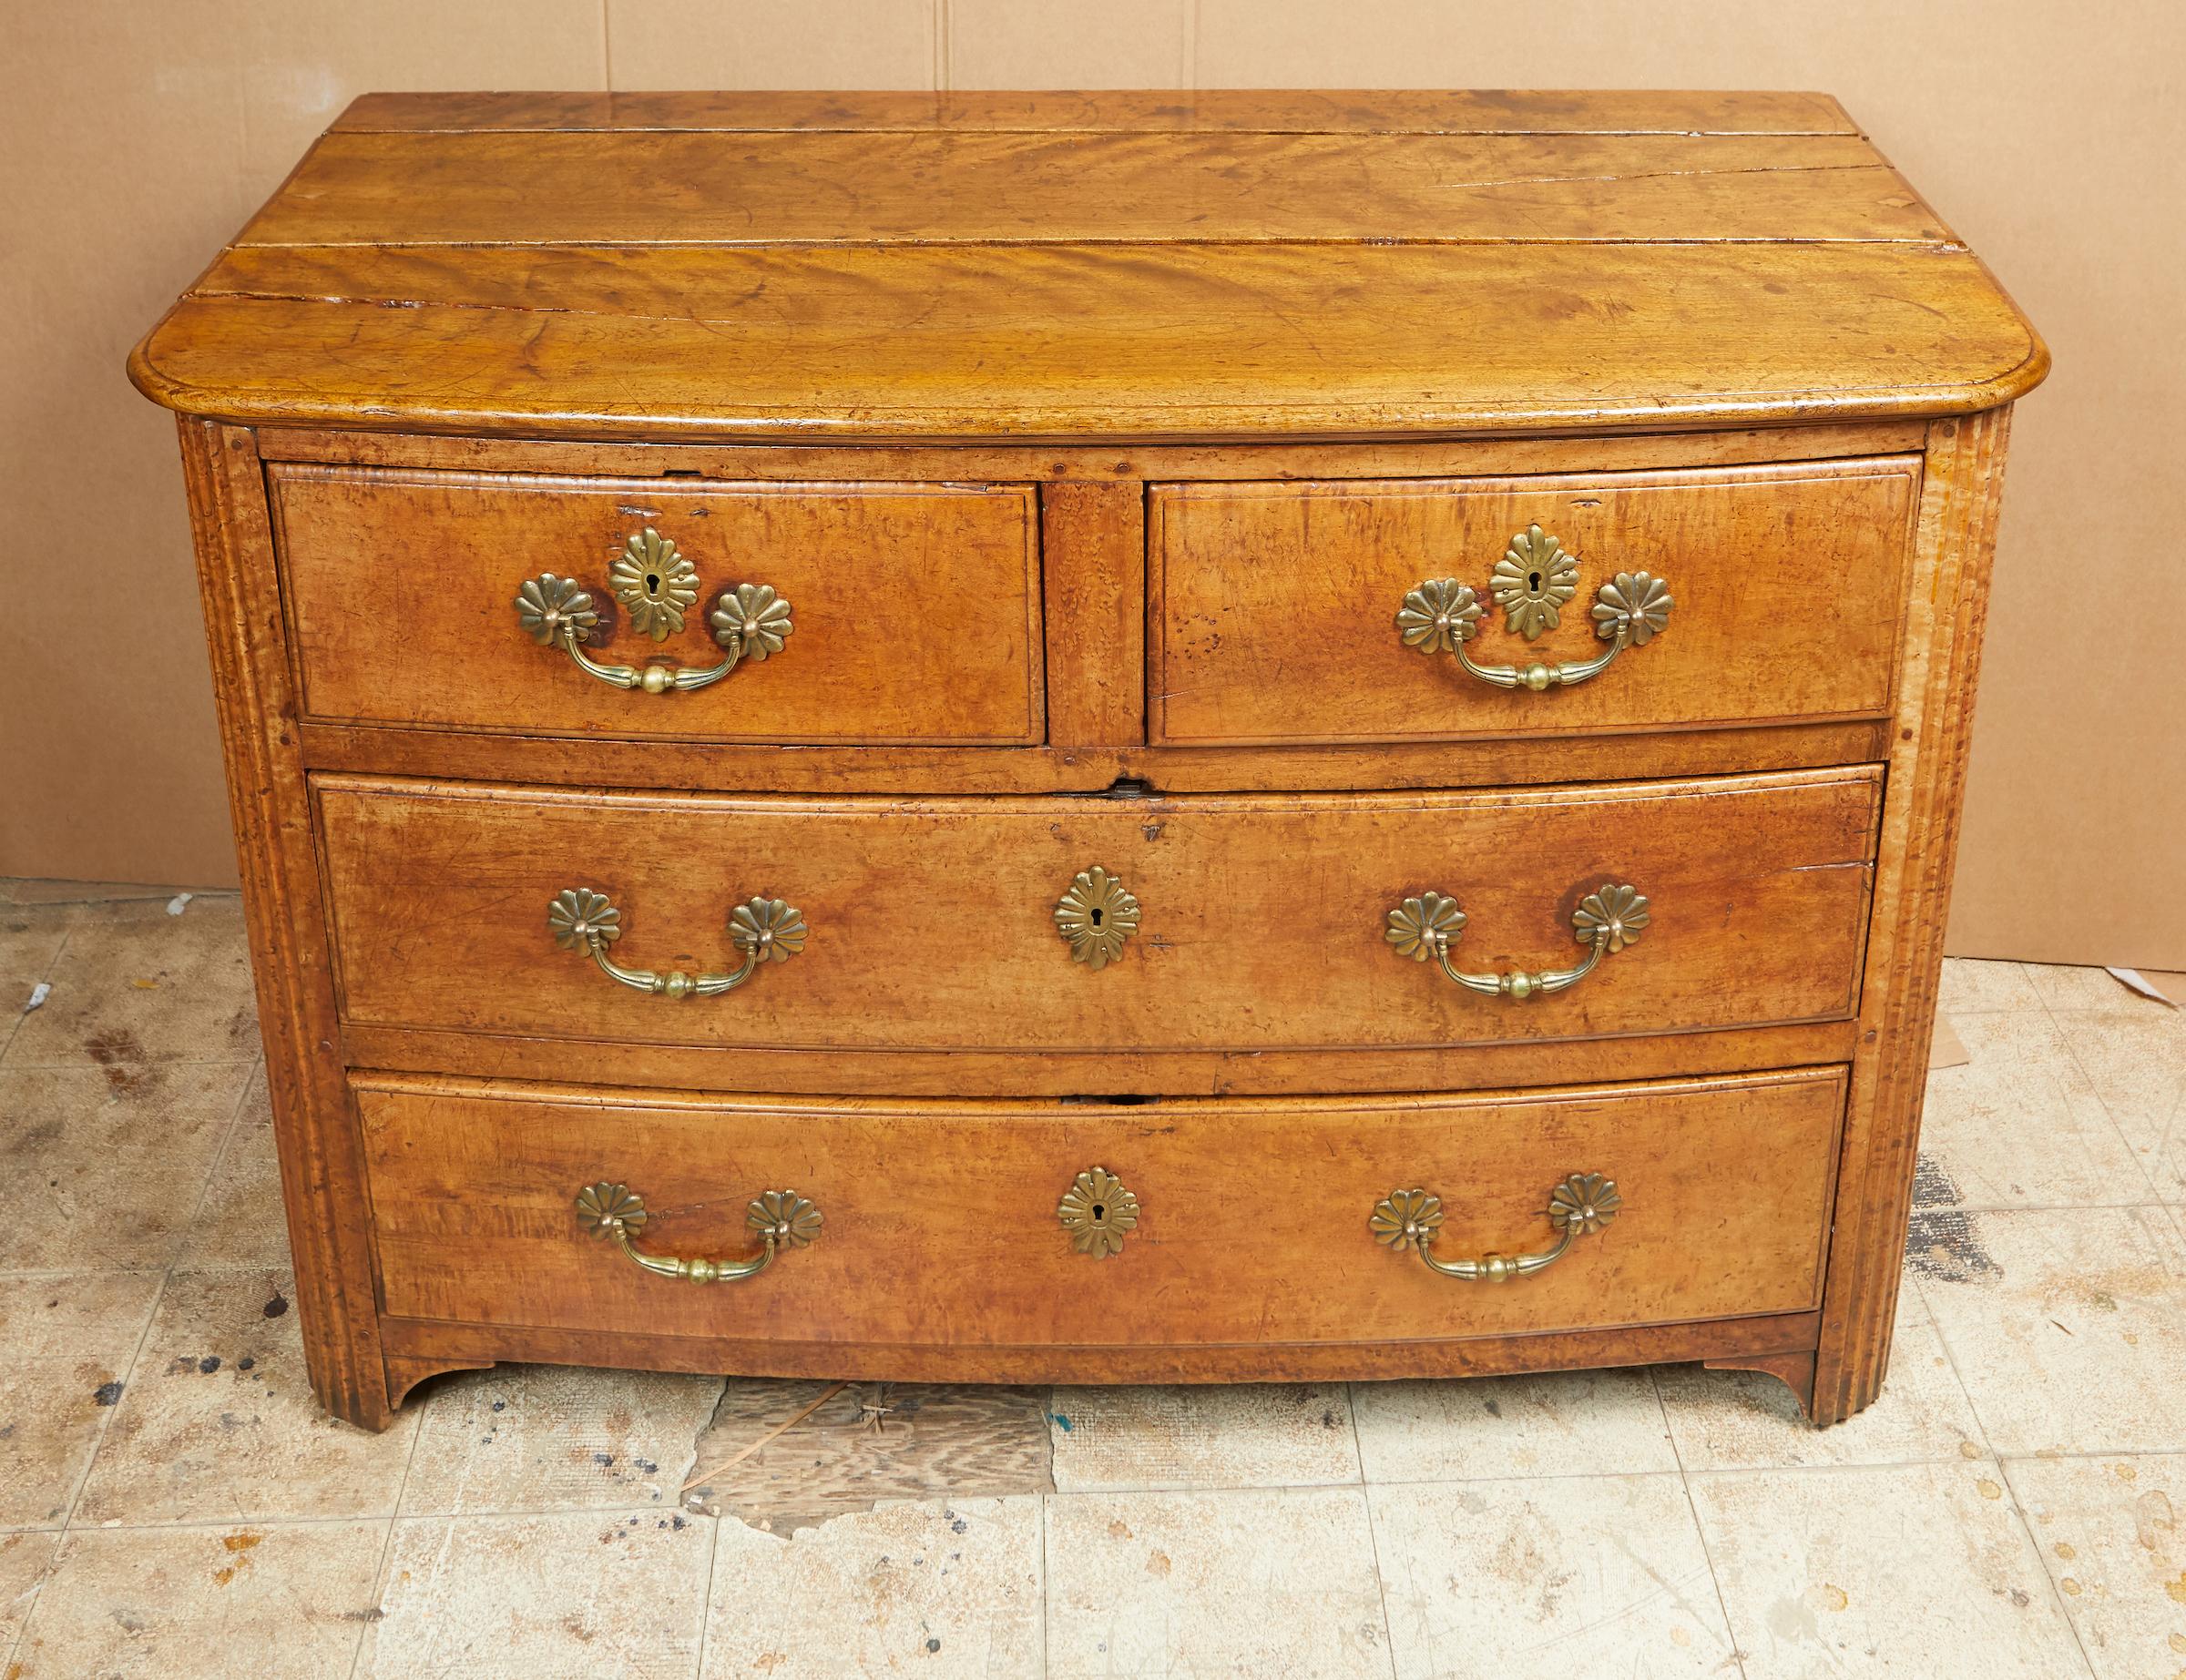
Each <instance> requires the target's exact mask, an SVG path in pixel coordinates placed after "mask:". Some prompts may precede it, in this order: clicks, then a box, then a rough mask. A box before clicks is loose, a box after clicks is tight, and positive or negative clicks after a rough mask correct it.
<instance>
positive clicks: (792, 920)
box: [546, 887, 807, 998]
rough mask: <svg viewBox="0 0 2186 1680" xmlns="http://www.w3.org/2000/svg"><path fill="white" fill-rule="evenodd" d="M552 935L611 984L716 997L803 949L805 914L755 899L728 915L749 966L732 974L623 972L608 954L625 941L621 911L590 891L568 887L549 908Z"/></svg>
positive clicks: (791, 906) (776, 902) (677, 994)
mask: <svg viewBox="0 0 2186 1680" xmlns="http://www.w3.org/2000/svg"><path fill="white" fill-rule="evenodd" d="M546 927H547V931H548V932H551V933H552V934H553V935H554V942H555V943H556V944H557V945H559V946H560V947H561V948H562V949H563V950H564V951H574V952H578V953H579V954H580V955H583V956H587V957H590V958H591V959H592V961H593V962H596V963H598V965H599V972H601V973H603V974H605V975H606V976H607V977H608V979H609V980H613V981H618V982H620V983H622V984H624V985H626V986H630V987H633V988H634V989H636V990H637V991H639V992H649V993H652V994H653V995H654V996H655V997H672V998H686V997H716V996H719V995H720V993H723V992H733V991H735V990H736V989H737V987H739V986H741V985H742V984H743V983H744V982H745V981H747V980H749V979H751V976H752V975H753V974H754V973H756V972H758V971H759V965H760V964H761V963H762V962H788V961H789V960H790V959H791V958H792V957H793V956H795V955H796V954H797V953H798V952H801V951H802V950H803V949H804V936H805V933H806V932H807V929H806V927H805V924H804V912H803V911H801V910H799V909H798V908H797V907H796V906H795V905H794V904H789V903H785V902H784V901H782V900H781V899H766V898H759V899H753V900H752V901H751V902H750V903H748V904H739V905H738V906H737V907H736V908H735V909H734V910H732V911H730V912H729V942H730V944H732V945H734V946H735V947H736V948H737V949H738V950H739V951H741V952H743V953H744V965H743V966H742V967H741V968H740V969H738V970H737V971H736V972H735V973H733V974H686V973H685V972H683V971H682V970H681V969H671V970H670V971H669V972H667V973H665V974H656V973H654V972H652V971H651V970H650V969H643V968H624V967H622V966H621V965H620V964H619V963H618V962H615V961H613V960H612V959H611V958H610V957H609V956H608V946H609V945H611V944H613V943H614V942H616V941H617V940H618V939H620V938H621V937H622V911H619V910H618V909H616V908H615V906H614V904H613V903H612V902H611V901H609V900H608V895H607V894H606V893H604V892H594V891H590V890H589V889H588V888H585V887H564V888H563V889H562V890H561V891H559V892H557V893H556V894H555V895H554V902H553V903H551V904H549V905H548V906H547V907H546Z"/></svg>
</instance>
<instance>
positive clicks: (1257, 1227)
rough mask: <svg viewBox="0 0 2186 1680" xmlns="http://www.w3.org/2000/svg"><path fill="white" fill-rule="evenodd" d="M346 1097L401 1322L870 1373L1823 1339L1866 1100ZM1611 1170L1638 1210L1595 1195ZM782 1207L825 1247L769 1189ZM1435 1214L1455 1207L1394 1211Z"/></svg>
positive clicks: (477, 1088)
mask: <svg viewBox="0 0 2186 1680" xmlns="http://www.w3.org/2000/svg"><path fill="white" fill-rule="evenodd" d="M354 1089H355V1096H356V1101H357V1104H358V1107H359V1111H360V1115H361V1118H362V1123H363V1136H364V1141H365V1149H366V1155H367V1159H368V1164H369V1170H370V1179H371V1196H372V1205H373V1219H374V1223H375V1227H376V1239H377V1247H378V1254H379V1265H380V1281H381V1290H382V1308H383V1311H384V1312H385V1313H386V1314H388V1315H389V1316H391V1317H393V1318H397V1319H417V1320H437V1321H440V1322H442V1323H451V1324H473V1325H487V1326H504V1327H535V1328H538V1329H556V1330H579V1331H597V1332H600V1333H603V1334H605V1335H610V1336H614V1335H632V1334H642V1335H645V1336H648V1337H652V1338H663V1337H665V1338H679V1337H690V1338H715V1339H723V1340H733V1341H737V1342H741V1343H745V1344H751V1343H754V1342H768V1341H792V1342H796V1343H800V1344H808V1345H809V1344H815V1343H819V1344H836V1345H840V1346H842V1347H843V1348H845V1349H851V1348H854V1347H856V1346H860V1345H868V1346H883V1345H884V1346H887V1347H891V1348H898V1349H902V1348H918V1347H928V1348H963V1349H982V1348H985V1349H999V1348H1040V1347H1054V1348H1073V1349H1098V1348H1127V1347H1128V1348H1135V1349H1143V1348H1148V1347H1161V1346H1174V1347H1190V1346H1208V1345H1213V1344H1228V1345H1237V1344H1290V1345H1302V1344H1316V1343H1372V1342H1385V1341H1393V1340H1407V1339H1445V1340H1446V1339H1452V1338H1464V1337H1472V1336H1496V1335H1508V1334H1516V1333H1524V1332H1536V1331H1544V1330H1568V1329H1613V1328H1616V1327H1621V1326H1638V1325H1647V1324H1667V1323H1676V1322H1684V1321H1693V1320H1705V1319H1727V1318H1733V1317H1743V1316H1749V1315H1760V1314H1772V1313H1794V1312H1803V1311H1807V1310H1810V1309H1812V1308H1814V1307H1815V1306H1817V1305H1818V1303H1819V1300H1820V1294H1821V1288H1822V1275H1823V1252H1824V1245H1825V1238H1826V1233H1827V1230H1828V1223H1829V1202H1830V1193H1831V1186H1832V1184H1833V1181H1834V1168H1835V1161H1836V1145H1837V1135H1838V1126H1839V1121H1840V1117H1841V1115H1842V1112H1843V1106H1844V1070H1843V1069H1841V1068H1834V1067H1830V1068H1813V1069H1802V1070H1795V1071H1792V1072H1786V1073H1775V1074H1745V1075H1740V1076H1736V1077H1731V1078H1722V1079H1711V1080H1693V1081H1674V1082H1663V1083H1658V1084H1638V1085H1627V1086H1619V1087H1593V1088H1571V1089H1563V1090H1554V1091H1527V1092H1522V1093H1505V1094H1493V1095H1466V1096H1455V1097H1444V1096H1434V1097H1405V1098H1379V1099H1373V1100H1364V1099H1356V1098H1346V1099H1317V1098H1316V1099H1284V1100H1275V1101H1245V1100H1241V1099H1192V1100H1184V1101H1165V1102H1160V1103H1154V1104H1139V1105H1093V1104H1079V1103H1048V1104H1011V1103H994V1102H977V1103H975V1102H922V1103H904V1102H879V1101H828V1102H817V1101H760V1100H736V1099H722V1098H716V1097H708V1096H699V1095H674V1094H663V1093H651V1092H603V1091H596V1090H583V1089H575V1088H565V1087H546V1086H536V1085H524V1084H513V1083H488V1082H483V1081H461V1082H458V1081H450V1080H439V1081H434V1080H427V1079H422V1078H413V1077H407V1076H403V1077H397V1076H392V1075H378V1074H359V1075H357V1076H356V1077H355V1080H354ZM1095 1169H1099V1172H1100V1173H1103V1174H1106V1175H1109V1176H1112V1178H1113V1180H1114V1181H1117V1182H1116V1184H1114V1185H1111V1183H1110V1182H1109V1179H1108V1178H1107V1177H1102V1176H1096V1173H1095ZM1595 1174H1599V1175H1600V1176H1602V1178H1604V1179H1605V1180H1609V1181H1612V1182H1613V1185H1614V1195H1613V1196H1611V1195H1609V1194H1607V1193H1606V1192H1605V1191H1604V1190H1603V1188H1602V1187H1601V1186H1594V1185H1589V1184H1588V1182H1587V1176H1588V1175H1595ZM1574 1180H1577V1181H1578V1182H1577V1183H1574ZM593 1186H600V1188H599V1189H597V1190H595V1189H593V1188H592V1187H593ZM614 1186H626V1187H627V1192H628V1195H629V1196H635V1197H636V1198H638V1203H639V1204H641V1206H642V1209H643V1218H642V1220H639V1219H638V1218H636V1217H632V1216H634V1215H635V1213H636V1212H637V1208H636V1207H633V1206H632V1205H631V1203H630V1202H628V1200H626V1199H623V1198H622V1197H619V1196H617V1195H616V1194H615V1191H614V1188H613V1187H614ZM783 1191H793V1192H795V1193H796V1196H798V1197H800V1198H802V1200H803V1201H805V1202H809V1203H810V1204H811V1207H812V1209H814V1210H816V1211H817V1215H818V1220H817V1223H816V1224H815V1223H814V1222H813V1221H812V1217H811V1216H810V1214H809V1213H798V1212H792V1211H791V1210H790V1207H789V1205H788V1204H786V1203H783V1202H781V1200H779V1199H775V1198H769V1197H768V1196H767V1195H766V1193H770V1192H783ZM1411 1191H1420V1192H1425V1194H1426V1195H1427V1196H1433V1197H1435V1198H1438V1203H1439V1206H1438V1207H1433V1206H1430V1205H1429V1204H1427V1203H1426V1202H1425V1201H1424V1200H1419V1199H1415V1198H1413V1197H1411V1196H1397V1197H1394V1198H1393V1193H1394V1192H1411ZM587 1192H588V1194H587ZM580 1195H582V1196H584V1206H582V1207H580ZM755 1204H757V1206H756V1207H755ZM1552 1210H1554V1211H1553V1212H1552ZM1436 1212H1438V1213H1439V1216H1440V1219H1439V1224H1436V1223H1435V1220H1434V1217H1433V1216H1434V1215H1435V1213H1436ZM1066 1214H1067V1217H1066ZM618 1217H619V1224H618ZM603 1221H604V1228H603ZM760 1225H767V1226H771V1227H773V1228H774V1229H775V1230H776V1237H775V1254H774V1257H773V1259H772V1261H771V1264H769V1265H767V1266H766V1267H765V1268H763V1269H761V1270H758V1271H756V1272H754V1273H753V1274H752V1275H751V1276H746V1277H740V1278H730V1279H727V1280H717V1281H711V1282H705V1283H698V1282H693V1281H690V1280H688V1279H686V1278H678V1277H672V1276H662V1275H658V1274H657V1273H655V1272H651V1271H649V1270H647V1269H646V1268H644V1267H643V1266H641V1265H640V1264H638V1262H637V1261H636V1260H635V1259H633V1258H632V1257H631V1254H632V1253H633V1252H634V1253H637V1254H642V1255H649V1256H652V1257H656V1258H665V1259H667V1260H669V1261H672V1260H675V1259H683V1260H697V1261H702V1262H709V1263H711V1262H722V1263H726V1265H727V1266H728V1267H729V1268H730V1269H731V1270H734V1269H737V1268H738V1266H739V1263H740V1262H741V1263H749V1262H750V1261H751V1260H754V1259H757V1258H761V1257H764V1256H765V1255H766V1253H767V1249H766V1247H765V1243H764V1238H763V1237H762V1236H761V1232H760V1230H759V1229H758V1228H757V1227H759V1226H760ZM785 1226H786V1227H789V1228H788V1229H787V1231H786V1232H784V1231H783V1230H782V1229H781V1227H785ZM1406 1227H1413V1229H1412V1230H1411V1231H1410V1232H1408V1231H1407V1229H1406ZM1420 1233H1425V1234H1426V1235H1427V1236H1428V1237H1429V1238H1430V1240H1429V1241H1428V1244H1427V1246H1426V1248H1425V1255H1423V1253H1422V1251H1421V1249H1420V1247H1418V1246H1417V1244H1416V1242H1415V1240H1413V1238H1414V1237H1415V1236H1416V1235H1417V1234H1420ZM806 1237H809V1238H811V1240H809V1241H806V1240H802V1239H803V1238H806ZM1566 1237H1568V1241H1566V1240H1564V1239H1565V1238H1566ZM625 1239H627V1247H626V1242H625ZM1559 1241H1560V1242H1562V1252H1561V1253H1560V1254H1559V1255H1558V1257H1556V1258H1554V1259H1553V1260H1550V1261H1549V1262H1548V1263H1547V1264H1545V1265H1541V1266H1539V1267H1538V1268H1537V1269H1536V1268H1534V1267H1533V1266H1532V1265H1531V1264H1530V1263H1529V1262H1528V1263H1525V1264H1523V1265H1522V1266H1521V1268H1520V1271H1521V1275H1518V1276H1516V1277H1512V1278H1506V1279H1504V1280H1502V1281H1495V1280H1492V1279H1486V1278H1465V1277H1460V1276H1451V1275H1446V1274H1445V1273H1442V1272H1438V1271H1436V1270H1435V1269H1434V1268H1432V1267H1431V1266H1430V1265H1429V1264H1428V1263H1427V1257H1430V1256H1431V1257H1433V1259H1435V1260H1436V1261H1440V1262H1442V1263H1443V1264H1444V1265H1445V1266H1454V1265H1456V1264H1457V1263H1458V1262H1461V1261H1464V1260H1467V1259H1479V1258H1481V1257H1486V1256H1488V1255H1491V1254H1496V1255H1500V1256H1504V1257H1510V1258H1512V1259H1513V1260H1516V1259H1517V1257H1520V1256H1539V1255H1542V1254H1546V1253H1547V1252H1548V1251H1549V1250H1551V1249H1553V1248H1556V1247H1558V1244H1559ZM699 1269H700V1270H704V1269H707V1268H703V1267H701V1268H699ZM1483 1269H1486V1270H1490V1271H1493V1270H1496V1269H1498V1268H1495V1267H1493V1266H1490V1267H1487V1268H1483ZM1505 1269H1507V1268H1505ZM601 1358H602V1359H603V1361H608V1360H609V1359H611V1355H609V1354H608V1353H605V1352H603V1353H602V1355H601Z"/></svg>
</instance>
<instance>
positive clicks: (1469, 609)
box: [1396, 577, 1480, 654]
mask: <svg viewBox="0 0 2186 1680" xmlns="http://www.w3.org/2000/svg"><path fill="white" fill-rule="evenodd" d="M1396 628H1397V632H1398V634H1399V635H1400V636H1402V637H1403V639H1404V644H1405V647H1416V648H1418V649H1419V651H1420V652H1421V653H1425V654H1435V653H1455V652H1456V651H1457V644H1458V643H1460V642H1469V641H1471V640H1472V639H1473V637H1474V636H1475V635H1476V633H1477V632H1478V631H1479V628H1480V598H1479V597H1478V596H1476V595H1475V594H1474V593H1473V588H1472V585H1470V584H1461V583H1459V582H1458V581H1457V580H1456V578H1455V577H1430V578H1428V579H1427V580H1426V582H1425V583H1423V584H1422V585H1419V587H1418V588H1416V589H1415V590H1413V591H1412V592H1411V593H1410V594H1408V595H1406V596H1405V604H1404V606H1400V607H1399V608H1397V612H1396Z"/></svg>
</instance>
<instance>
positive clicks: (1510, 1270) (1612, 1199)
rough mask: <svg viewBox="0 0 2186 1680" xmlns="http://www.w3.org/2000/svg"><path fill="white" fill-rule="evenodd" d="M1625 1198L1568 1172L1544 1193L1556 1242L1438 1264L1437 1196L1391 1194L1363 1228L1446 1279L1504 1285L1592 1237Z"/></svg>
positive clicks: (1607, 1183)
mask: <svg viewBox="0 0 2186 1680" xmlns="http://www.w3.org/2000/svg"><path fill="white" fill-rule="evenodd" d="M1623 1206H1624V1197H1622V1196H1619V1195H1618V1194H1617V1181H1616V1180H1615V1179H1614V1178H1609V1177H1605V1176H1603V1175H1602V1174H1600V1173H1573V1174H1572V1175H1571V1176H1569V1177H1568V1178H1567V1179H1565V1180H1564V1181H1563V1183H1561V1184H1559V1185H1558V1186H1556V1188H1555V1189H1553V1190H1551V1191H1549V1192H1548V1223H1549V1224H1550V1225H1552V1226H1554V1227H1556V1233H1557V1237H1556V1241H1555V1243H1554V1244H1553V1245H1552V1246H1551V1247H1547V1248H1543V1249H1540V1250H1538V1251H1537V1252H1535V1253H1532V1254H1494V1253H1489V1254H1484V1255H1482V1256H1480V1257H1478V1258H1477V1259H1463V1260H1443V1259H1437V1258H1436V1257H1435V1237H1437V1236H1438V1235H1439V1234H1440V1233H1441V1230H1442V1197H1440V1196H1436V1195H1435V1194H1434V1193H1433V1192H1432V1191H1428V1190H1392V1191H1390V1192H1389V1194H1388V1195H1386V1196H1384V1197H1382V1199H1381V1200H1380V1201H1378V1202H1376V1203H1375V1204H1374V1212H1373V1213H1372V1214H1371V1215H1369V1216H1368V1217H1367V1221H1366V1225H1367V1228H1368V1229H1369V1230H1371V1231H1372V1232H1373V1233H1374V1241H1376V1242H1377V1243H1382V1244H1384V1245H1386V1246H1387V1247H1390V1248H1393V1249H1394V1250H1395V1251H1396V1252H1397V1253H1399V1254H1402V1253H1404V1251H1405V1249H1407V1248H1410V1249H1413V1250H1415V1251H1416V1252H1417V1253H1418V1255H1419V1257H1420V1258H1421V1259H1423V1260H1425V1262H1426V1263H1427V1264H1428V1265H1429V1266H1430V1267H1432V1268H1434V1269H1435V1270H1436V1271H1438V1272H1440V1273H1441V1274H1442V1275H1443V1276H1444V1277H1445V1278H1463V1279H1464V1280H1465V1281H1466V1282H1468V1283H1508V1282H1510V1281H1512V1280H1513V1279H1514V1278H1530V1277H1531V1276H1532V1275H1533V1274H1534V1273H1535V1272H1537V1271H1545V1270H1546V1269H1547V1268H1549V1267H1551V1266H1553V1265H1555V1264H1556V1263H1557V1261H1558V1260H1560V1259H1562V1258H1563V1257H1564V1256H1565V1254H1566V1253H1567V1252H1568V1250H1569V1249H1570V1247H1571V1245H1572V1244H1573V1243H1574V1242H1576V1241H1578V1238H1580V1237H1588V1236H1591V1235H1592V1234H1593V1233H1594V1232H1596V1231H1599V1230H1600V1229H1601V1227H1603V1226H1605V1225H1607V1224H1609V1221H1610V1220H1612V1219H1614V1218H1615V1217H1617V1212H1618V1209H1619V1208H1620V1207H1623Z"/></svg>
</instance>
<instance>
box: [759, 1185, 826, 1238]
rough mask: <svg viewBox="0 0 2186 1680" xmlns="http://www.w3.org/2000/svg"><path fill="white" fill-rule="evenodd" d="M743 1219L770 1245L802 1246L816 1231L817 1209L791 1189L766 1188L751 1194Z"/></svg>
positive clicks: (819, 1221) (816, 1233) (818, 1216)
mask: <svg viewBox="0 0 2186 1680" xmlns="http://www.w3.org/2000/svg"><path fill="white" fill-rule="evenodd" d="M744 1223H745V1224H746V1225H747V1226H749V1227H751V1230H752V1232H753V1233H754V1234H755V1235H756V1236H758V1237H760V1239H761V1241H763V1242H765V1243H766V1244H767V1245H768V1246H769V1247H775V1246H777V1245H779V1246H780V1247H784V1248H802V1247H805V1245H806V1244H808V1243H811V1242H812V1241H814V1240H816V1239H817V1238H818V1237H819V1235H820V1225H821V1219H820V1210H819V1208H817V1207H814V1206H813V1205H812V1203H810V1202H808V1201H806V1200H805V1199H804V1197H802V1196H800V1195H798V1194H797V1192H796V1191H794V1190H767V1191H763V1192H761V1194H760V1195H758V1196H753V1197H752V1198H751V1207H748V1208H746V1209H745V1210H744Z"/></svg>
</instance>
